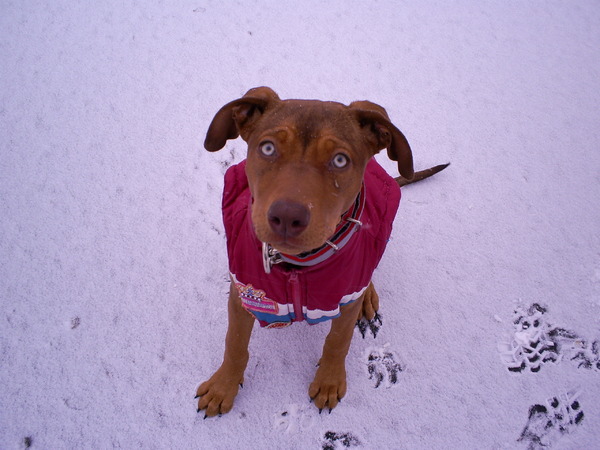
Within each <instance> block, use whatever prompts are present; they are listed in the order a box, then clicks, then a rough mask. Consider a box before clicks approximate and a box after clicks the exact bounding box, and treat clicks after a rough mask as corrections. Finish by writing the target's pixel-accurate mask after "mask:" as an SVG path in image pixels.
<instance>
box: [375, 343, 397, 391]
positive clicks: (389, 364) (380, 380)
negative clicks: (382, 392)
mask: <svg viewBox="0 0 600 450" xmlns="http://www.w3.org/2000/svg"><path fill="white" fill-rule="evenodd" d="M404 369H405V366H404V364H402V363H401V362H400V358H399V357H398V355H396V354H395V353H394V352H393V351H391V350H389V349H388V348H387V347H383V348H375V349H370V350H368V356H367V373H368V374H369V379H370V380H373V382H374V387H375V388H378V387H380V386H382V385H383V386H385V387H387V388H389V387H392V386H394V385H395V384H397V383H398V381H399V375H400V373H401V372H403V371H404Z"/></svg>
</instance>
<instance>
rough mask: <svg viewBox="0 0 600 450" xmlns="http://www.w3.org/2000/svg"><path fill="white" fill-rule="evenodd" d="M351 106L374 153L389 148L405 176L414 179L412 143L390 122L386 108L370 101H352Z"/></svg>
mask: <svg viewBox="0 0 600 450" xmlns="http://www.w3.org/2000/svg"><path fill="white" fill-rule="evenodd" d="M349 108H350V109H351V110H352V112H353V113H354V115H355V117H356V120H357V121H358V123H359V124H360V127H361V130H362V132H363V133H364V135H365V138H366V139H367V142H369V143H370V144H371V145H372V146H373V149H374V151H373V154H375V153H377V152H378V151H379V150H381V149H384V148H385V149H387V152H388V156H389V157H390V159H391V160H392V161H397V162H398V171H399V172H400V175H402V176H403V177H404V178H406V179H408V180H410V179H412V177H413V175H414V173H415V170H414V167H413V158H412V151H411V149H410V145H408V141H407V140H406V137H404V134H402V132H401V131H400V130H399V129H398V128H396V126H395V125H394V124H393V123H392V122H390V118H389V117H388V115H387V112H386V110H385V109H384V108H383V107H381V106H379V105H377V104H375V103H372V102H369V101H358V102H352V103H350V106H349Z"/></svg>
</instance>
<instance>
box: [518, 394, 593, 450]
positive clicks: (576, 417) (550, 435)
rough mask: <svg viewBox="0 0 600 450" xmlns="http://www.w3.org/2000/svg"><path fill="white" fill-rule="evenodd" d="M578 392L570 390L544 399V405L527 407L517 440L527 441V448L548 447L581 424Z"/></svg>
mask: <svg viewBox="0 0 600 450" xmlns="http://www.w3.org/2000/svg"><path fill="white" fill-rule="evenodd" d="M579 396H580V392H578V391H571V392H568V393H566V394H563V395H561V396H559V397H553V398H550V399H548V400H546V404H545V405H533V406H532V407H530V408H529V418H528V420H527V425H526V426H525V428H524V429H523V431H522V432H521V436H520V437H519V438H518V439H517V441H518V442H527V443H528V449H530V450H533V449H538V448H542V447H549V446H551V445H553V444H554V443H556V441H557V440H558V439H560V438H561V437H562V436H563V435H565V434H567V433H570V432H572V431H573V430H574V429H575V427H576V426H578V425H580V424H581V421H582V420H583V417H584V414H583V411H582V410H581V404H580V403H579Z"/></svg>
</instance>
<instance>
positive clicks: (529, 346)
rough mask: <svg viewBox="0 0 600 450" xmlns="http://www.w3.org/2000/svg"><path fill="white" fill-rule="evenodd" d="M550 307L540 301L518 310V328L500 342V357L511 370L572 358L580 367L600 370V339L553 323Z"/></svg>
mask: <svg viewBox="0 0 600 450" xmlns="http://www.w3.org/2000/svg"><path fill="white" fill-rule="evenodd" d="M547 312H548V309H547V308H546V307H544V306H542V305H540V304H539V303H533V304H532V305H531V306H529V307H528V308H525V307H521V306H520V307H518V308H516V309H515V311H514V316H513V324H514V331H513V333H512V335H511V336H510V338H509V339H508V340H507V341H505V342H502V343H500V344H499V345H498V351H499V352H500V358H501V359H502V362H503V363H504V364H505V365H506V367H507V369H508V370H509V371H511V372H524V371H530V372H534V373H536V372H539V371H540V370H541V368H542V367H543V366H544V365H546V364H549V363H558V362H560V361H561V360H563V359H570V360H573V361H576V362H577V363H578V367H580V368H587V369H594V370H600V356H599V353H600V342H598V341H594V342H592V343H589V342H587V341H585V340H584V339H583V338H581V337H580V336H579V335H578V334H577V333H575V332H574V331H571V330H567V329H565V328H560V327H555V326H553V325H552V324H551V323H550V322H549V321H548V319H547V317H546V313H547Z"/></svg>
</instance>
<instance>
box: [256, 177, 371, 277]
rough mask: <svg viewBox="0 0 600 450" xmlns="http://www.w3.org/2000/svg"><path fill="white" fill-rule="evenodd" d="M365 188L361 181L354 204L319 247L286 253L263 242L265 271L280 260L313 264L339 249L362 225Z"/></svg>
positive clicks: (300, 264)
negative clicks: (306, 250) (296, 252)
mask: <svg viewBox="0 0 600 450" xmlns="http://www.w3.org/2000/svg"><path fill="white" fill-rule="evenodd" d="M365 190H366V188H365V185H364V183H363V185H362V187H361V189H360V192H359V193H358V195H357V197H356V200H355V201H354V204H353V205H352V206H351V207H350V209H349V210H348V211H346V212H345V213H344V214H343V215H342V220H340V223H339V224H338V226H337V227H336V229H335V233H333V235H332V236H331V237H330V238H329V239H327V240H326V241H325V243H324V244H323V245H322V246H321V247H319V248H316V249H314V250H309V251H308V252H304V253H300V254H299V255H287V254H285V253H281V252H279V251H277V250H276V249H275V248H273V247H271V244H268V243H266V242H263V244H262V257H263V267H264V269H265V272H266V273H271V267H273V265H274V264H279V263H282V262H286V263H290V264H294V265H296V266H302V267H308V266H314V265H316V264H319V263H321V262H323V261H325V260H326V259H327V258H329V257H330V256H332V255H333V254H335V253H337V252H338V251H340V250H341V249H342V248H343V247H344V246H345V245H346V244H347V243H348V242H349V241H350V238H351V237H352V236H353V235H354V233H356V232H357V231H358V230H360V227H361V226H362V222H361V221H360V218H361V216H362V212H363V209H364V207H365V198H366V195H365Z"/></svg>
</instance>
